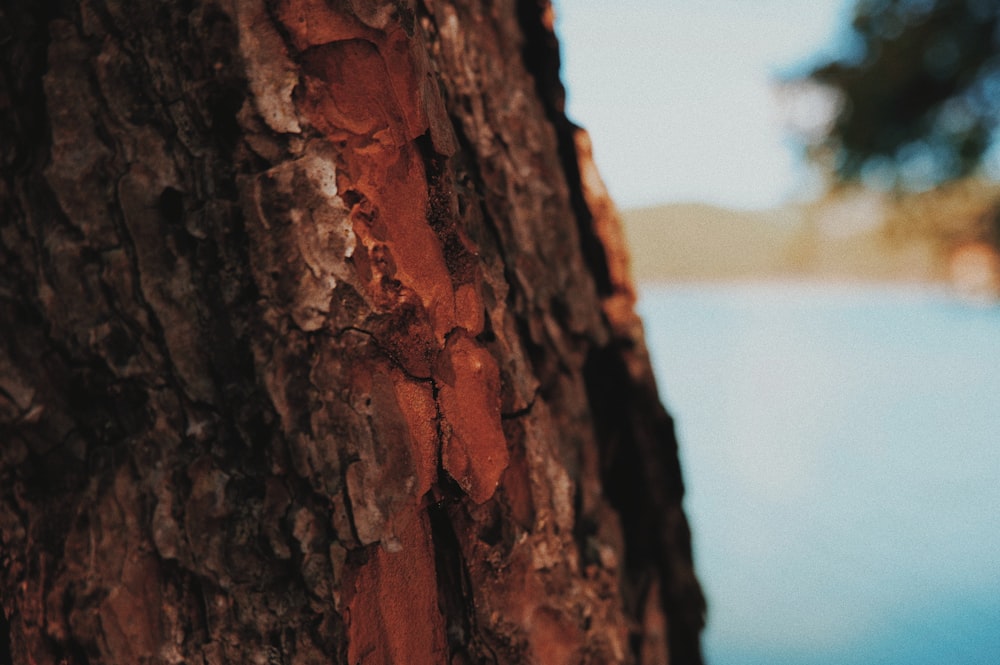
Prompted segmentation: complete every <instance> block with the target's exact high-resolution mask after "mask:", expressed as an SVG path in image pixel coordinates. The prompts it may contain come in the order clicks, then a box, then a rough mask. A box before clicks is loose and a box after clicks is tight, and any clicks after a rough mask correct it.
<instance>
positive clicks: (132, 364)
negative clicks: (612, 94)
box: [0, 0, 704, 665]
mask: <svg viewBox="0 0 1000 665" xmlns="http://www.w3.org/2000/svg"><path fill="white" fill-rule="evenodd" d="M5 7H6V9H2V10H0V42H2V43H0V54H2V71H0V77H2V78H0V114H2V115H0V168H2V179H0V219H2V227H0V252H2V254H0V321H2V322H3V328H2V334H0V433H2V440H0V446H2V447H0V604H2V607H3V613H2V617H3V621H2V623H0V663H7V662H9V663H18V664H21V663H39V664H48V663H52V664H55V663H208V664H214V663H224V662H249V663H327V662H337V663H351V664H352V665H353V664H355V663H366V664H369V663H373V664H382V663H414V664H421V663H428V664H430V663H443V662H448V663H496V664H500V663H540V664H541V663H544V664H559V663H643V664H646V663H666V662H671V663H675V664H678V663H679V664H684V663H698V662H700V655H699V646H698V634H699V630H700V628H701V625H702V617H703V610H704V604H703V600H702V596H701V592H700V590H699V587H698V584H697V581H696V579H695V577H694V573H693V570H692V564H691V553H690V543H689V533H688V527H687V523H686V520H685V517H684V514H683V512H682V508H681V498H682V493H683V487H682V482H681V475H680V468H679V466H678V462H677V451H676V442H675V439H674V434H673V425H672V422H671V420H670V418H669V416H668V415H667V414H666V412H665V411H664V410H663V408H662V407H661V406H660V403H659V400H658V398H657V394H656V388H655V385H654V382H653V377H652V374H651V370H650V365H649V361H648V358H647V355H646V351H645V347H644V345H643V340H642V330H641V325H640V322H639V320H638V318H637V317H636V315H635V313H634V311H633V304H634V299H635V296H634V292H633V287H632V284H631V281H630V277H629V274H628V265H627V255H626V250H625V248H624V245H623V240H622V235H621V231H620V228H619V221H618V218H617V214H616V212H615V210H614V207H613V206H612V204H611V202H610V201H609V200H608V197H607V195H606V193H605V191H604V189H603V186H602V185H601V182H600V178H599V176H598V175H597V171H596V169H595V167H594V165H593V162H592V160H591V155H590V149H589V141H588V139H587V136H586V134H585V133H584V132H583V131H582V130H580V129H578V128H577V127H575V126H574V125H573V124H571V123H570V122H569V121H568V120H567V119H566V117H565V115H564V113H563V89H562V87H561V84H560V83H559V78H558V69H559V58H558V47H557V43H556V41H555V37H554V34H553V30H552V10H551V7H550V6H549V5H548V3H547V2H545V1H544V0H520V1H518V2H515V1H514V0H499V1H495V2H488V1H487V0H454V1H451V2H438V1H433V2H432V1H431V0H423V1H422V2H400V1H397V2H393V1H389V0H384V1H382V2H374V1H368V0H228V1H226V0H219V1H217V2H213V1H211V0H187V1H181V2H170V3H160V2H152V1H151V0H142V1H140V2H121V1H120V0H79V2H64V3H38V2H28V1H27V0H14V1H13V2H11V3H9V4H7V5H5Z"/></svg>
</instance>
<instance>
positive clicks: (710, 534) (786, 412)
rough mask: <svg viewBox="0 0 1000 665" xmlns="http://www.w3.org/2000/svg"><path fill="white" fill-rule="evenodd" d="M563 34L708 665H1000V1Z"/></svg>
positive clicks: (633, 15)
mask: <svg viewBox="0 0 1000 665" xmlns="http://www.w3.org/2000/svg"><path fill="white" fill-rule="evenodd" d="M556 12H557V31H558V34H559V37H560V40H561V43H562V49H563V51H562V53H563V79H564V82H565V83H566V86H567V89H568V95H567V108H568V113H569V115H570V117H571V118H572V119H573V120H575V121H576V122H577V123H579V124H581V125H583V126H584V127H586V128H587V129H588V130H589V131H590V133H591V136H592V139H593V143H594V151H595V157H596V161H597V164H598V167H599V168H600V170H601V172H602V175H603V176H604V179H605V181H606V183H607V185H608V188H609V190H610V192H611V194H612V197H613V198H614V199H615V201H616V203H617V204H618V206H619V208H620V209H621V211H622V214H623V218H624V222H625V227H626V233H627V235H628V237H629V240H630V244H631V249H632V256H633V271H634V273H635V275H636V277H637V279H638V280H639V286H640V295H641V299H640V311H641V313H642V314H643V317H644V319H645V323H646V334H647V340H648V343H649V346H650V349H651V353H652V355H653V360H654V366H655V369H656V371H657V376H658V381H659V383H660V389H661V394H662V396H663V398H664V400H665V402H666V405H667V407H668V409H669V410H670V411H671V413H672V414H673V415H674V417H675V419H676V421H677V427H678V433H679V436H680V440H681V458H682V463H683V464H684V471H685V478H686V481H687V485H688V494H687V499H686V507H687V510H688V515H689V517H690V518H691V521H692V525H693V530H694V547H695V557H696V563H697V566H698V570H699V573H700V576H701V580H702V583H703V585H704V587H705V591H706V594H707V596H708V599H709V622H708V629H707V630H706V633H705V651H706V658H707V661H708V662H709V664H710V665H736V664H740V665H746V664H751V665H752V664H755V663H761V664H763V663H769V664H777V665H782V664H785V663H787V664H789V665H790V664H792V663H795V664H797V665H812V664H816V665H818V664H824V665H825V664H830V665H832V664H834V663H837V664H841V665H850V664H855V663H856V664H859V665H861V664H866V665H867V664H874V663H878V664H881V665H895V664H897V663H898V664H900V665H902V664H904V663H905V664H907V665H912V664H919V663H928V664H929V663H935V664H937V663H941V662H947V663H953V664H958V665H963V664H966V665H972V664H977V665H978V664H991V665H992V664H996V663H1000V408H997V401H998V396H1000V353H998V351H1000V306H998V303H1000V253H998V247H1000V140H998V137H997V123H998V120H1000V1H998V0H755V1H754V2H752V3H751V2H745V1H740V0H619V2H617V3H615V4H614V9H613V10H609V9H608V5H607V3H601V2H597V0H558V1H557V2H556Z"/></svg>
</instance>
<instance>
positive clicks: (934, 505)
mask: <svg viewBox="0 0 1000 665" xmlns="http://www.w3.org/2000/svg"><path fill="white" fill-rule="evenodd" d="M640 310H641V312H642V314H643V316H644V318H645V322H646V334H647V341H648V343H649V346H650V348H651V351H652V354H653V361H654V365H655V367H656V371H657V376H658V377H659V379H658V380H659V383H660V390H661V394H662V395H663V398H664V400H665V402H666V404H667V407H668V408H669V409H670V410H671V412H672V413H673V414H674V416H675V418H676V420H677V427H678V434H679V436H680V440H681V459H682V463H683V464H684V471H685V474H686V479H687V484H688V495H687V500H686V506H687V510H688V515H689V517H690V518H691V520H692V523H693V529H694V536H695V556H696V560H697V564H698V566H699V570H700V574H701V578H702V582H703V584H704V587H705V590H706V593H707V595H708V597H709V603H710V608H709V629H708V631H707V632H706V635H705V649H706V656H707V658H708V662H709V664H710V665H756V664H758V663H759V664H761V665H763V664H765V663H767V664H768V665H784V664H788V665H791V664H793V663H794V664H795V665H834V664H836V665H855V664H856V665H875V664H879V665H896V664H899V665H903V664H906V665H915V664H916V665H920V664H924V663H926V664H928V665H929V664H931V663H933V664H935V665H938V664H940V663H948V664H949V665H973V664H974V665H996V664H998V663H1000V308H982V307H975V306H969V305H965V304H962V303H959V302H956V301H954V300H951V299H949V298H948V297H947V296H946V295H945V294H941V293H936V292H932V291H920V290H915V289H904V288H901V287H898V288H890V287H879V288H869V289H865V288H863V287H831V286H814V285H796V284H768V285H739V286H671V287H648V288H645V289H644V290H643V292H642V299H641V302H640Z"/></svg>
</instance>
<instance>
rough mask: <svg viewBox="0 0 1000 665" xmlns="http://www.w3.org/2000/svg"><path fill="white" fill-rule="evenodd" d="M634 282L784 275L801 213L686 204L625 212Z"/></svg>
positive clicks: (624, 219)
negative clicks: (729, 208) (635, 280)
mask: <svg viewBox="0 0 1000 665" xmlns="http://www.w3.org/2000/svg"><path fill="white" fill-rule="evenodd" d="M622 217H623V221H624V223H625V234H626V236H627V237H628V241H629V245H630V247H631V248H632V271H633V274H634V275H635V277H636V279H638V280H640V281H647V280H714V279H736V278H743V277H766V276H772V275H779V274H783V273H785V272H787V270H788V269H789V265H790V263H789V262H790V261H791V260H792V258H793V254H794V251H795V249H794V245H795V241H796V239H797V238H798V237H799V235H800V234H801V231H802V229H803V225H804V223H805V218H804V215H803V212H802V210H801V209H798V208H787V209H781V210H774V211H750V212H747V211H735V210H727V209H725V208H718V207H715V206H710V205H704V204H698V203H690V204H672V205H664V206H657V207H653V208H639V209H633V210H626V211H624V212H623V213H622Z"/></svg>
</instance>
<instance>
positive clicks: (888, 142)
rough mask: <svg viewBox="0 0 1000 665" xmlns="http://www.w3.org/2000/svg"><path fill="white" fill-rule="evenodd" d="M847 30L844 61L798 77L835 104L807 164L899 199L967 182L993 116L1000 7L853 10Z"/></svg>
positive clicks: (936, 0) (911, 5)
mask: <svg viewBox="0 0 1000 665" xmlns="http://www.w3.org/2000/svg"><path fill="white" fill-rule="evenodd" d="M851 26H852V28H853V44H852V47H851V49H849V53H848V54H846V55H845V56H843V57H842V58H841V59H838V60H835V61H832V62H826V63H823V64H821V65H819V66H817V67H815V68H814V69H812V70H811V71H810V72H809V73H808V74H807V76H806V77H805V78H806V80H808V81H812V82H816V83H820V84H822V85H825V86H829V87H830V88H832V89H833V90H834V91H836V92H837V93H838V96H839V98H840V102H841V104H840V107H839V111H838V112H837V114H836V116H835V118H834V119H833V121H832V123H831V125H830V127H829V130H828V132H827V133H826V135H825V136H823V137H822V138H821V139H819V140H818V141H817V142H816V143H815V144H814V145H813V146H812V149H813V151H814V154H816V155H825V156H826V157H827V158H829V159H831V160H832V168H833V170H834V172H835V173H836V174H837V176H838V177H840V178H841V179H843V180H848V181H850V180H856V179H864V180H866V181H870V180H875V181H876V182H881V183H882V184H884V185H889V186H894V187H897V188H902V189H922V188H926V187H929V186H933V185H936V184H939V183H942V182H944V181H947V180H951V179H954V178H958V177H962V176H966V175H969V174H971V173H973V172H974V171H975V169H976V167H977V166H978V165H979V164H980V162H981V160H982V157H983V155H984V153H985V152H986V150H987V149H988V148H989V147H990V145H991V142H992V141H993V138H994V135H995V133H996V130H997V127H998V116H1000V0H859V2H858V3H857V5H856V7H855V9H854V17H853V20H852V23H851Z"/></svg>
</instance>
